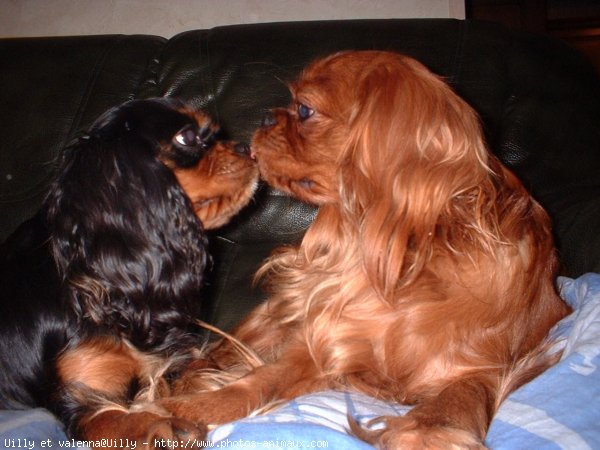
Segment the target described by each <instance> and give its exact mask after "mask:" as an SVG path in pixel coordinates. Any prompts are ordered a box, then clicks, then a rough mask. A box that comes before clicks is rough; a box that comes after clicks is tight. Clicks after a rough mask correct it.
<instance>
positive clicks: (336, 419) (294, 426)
mask: <svg viewBox="0 0 600 450" xmlns="http://www.w3.org/2000/svg"><path fill="white" fill-rule="evenodd" d="M559 286H560V290H561V295H562V296H563V298H564V299H565V300H566V301H567V303H569V304H570V305H571V306H572V307H573V308H574V312H573V314H571V315H570V316H569V317H567V318H565V319H564V320H562V321H561V322H560V323H559V324H557V326H556V327H555V328H554V330H553V331H552V336H553V337H554V338H557V339H558V341H559V344H558V345H559V346H561V347H564V354H563V357H562V360H561V362H560V363H559V364H557V365H556V366H554V367H552V368H551V369H549V370H547V371H546V372H545V373H543V374H542V375H540V376H539V377H538V378H536V379H535V380H533V381H532V382H530V383H528V384H527V385H525V386H523V387H522V388H520V389H519V390H517V391H516V392H514V393H513V394H512V395H511V396H510V397H509V398H508V399H507V400H506V401H505V402H504V403H503V404H502V406H501V408H500V410H499V411H498V413H497V415H496V417H495V418H494V420H493V422H492V425H491V428H490V430H489V433H488V436H487V440H486V444H487V445H488V446H489V447H490V448H492V449H494V450H504V449H511V450H513V449H528V450H530V449H536V450H540V449H548V450H550V449H569V450H580V449H581V450H584V449H599V450H600V371H598V365H599V364H600V357H599V356H600V274H587V275H584V276H582V277H580V278H578V279H576V280H572V279H568V278H561V279H559ZM408 410H409V408H408V407H405V406H402V405H397V404H389V403H385V402H382V401H379V400H375V399H372V398H369V397H367V396H365V395H362V394H356V393H343V392H333V391H330V392H322V393H318V394H311V395H307V396H304V397H300V398H298V399H296V400H294V401H292V402H290V403H288V404H287V405H284V406H283V407H281V408H280V409H278V410H276V411H274V412H272V413H270V414H266V415H262V416H256V417H252V418H246V419H243V420H240V421H238V422H234V423H232V424H227V425H222V426H220V427H218V428H216V429H215V430H213V431H212V432H211V434H210V438H211V439H212V441H213V442H214V448H229V449H240V450H241V449H248V448H259V449H260V448H285V449H289V448H329V449H336V450H344V449H359V450H360V449H372V448H373V447H371V446H369V445H367V444H365V443H363V442H361V441H359V440H357V439H355V438H354V437H352V436H351V435H349V434H348V433H347V431H346V429H347V427H348V425H347V421H346V416H347V414H348V413H350V414H351V415H352V416H353V417H354V418H355V419H356V420H358V421H359V422H362V423H364V422H365V421H368V420H369V419H371V418H374V417H377V416H381V415H390V414H404V413H406V411H408ZM44 442H45V443H50V444H53V446H52V447H51V448H61V447H60V444H61V443H62V445H63V447H67V445H70V446H71V447H70V448H73V445H75V446H77V444H78V443H77V442H74V441H69V440H67V438H66V437H65V435H64V434H63V432H62V430H61V429H60V427H59V426H58V424H57V422H56V421H55V419H53V418H52V416H51V415H49V414H48V413H46V412H44V411H42V410H31V411H24V412H14V411H0V448H29V449H41V448H50V447H48V445H44ZM180 444H181V447H183V446H184V445H186V444H188V445H189V443H185V442H183V443H180Z"/></svg>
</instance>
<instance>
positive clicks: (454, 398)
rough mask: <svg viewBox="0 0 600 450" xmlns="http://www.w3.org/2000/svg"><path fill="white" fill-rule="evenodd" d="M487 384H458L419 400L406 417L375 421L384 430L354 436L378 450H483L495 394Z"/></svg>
mask: <svg viewBox="0 0 600 450" xmlns="http://www.w3.org/2000/svg"><path fill="white" fill-rule="evenodd" d="M490 380H491V379H490V378H489V377H481V378H478V377H472V378H465V379H462V380H458V381H456V382H454V383H452V384H450V385H449V386H447V387H446V388H445V389H444V390H442V391H441V392H440V393H439V394H438V395H437V396H432V397H427V398H424V399H422V400H420V401H419V402H418V403H417V405H416V406H415V407H414V408H413V409H412V410H411V411H410V412H409V413H408V414H406V415H405V416H402V417H391V416H389V417H382V418H379V419H376V420H375V421H374V422H380V423H381V422H382V423H383V424H384V425H385V428H384V429H382V430H378V431H365V430H364V429H363V430H360V429H358V430H357V429H355V432H356V434H358V435H359V437H361V438H362V439H364V440H366V441H368V442H371V443H373V444H374V445H375V446H376V447H377V448H378V449H387V450H391V449H400V448H401V449H414V450H416V449H428V450H434V449H436V450H437V449H440V450H441V449H449V448H452V449H457V450H458V449H461V450H467V449H468V450H483V449H485V448H486V447H485V445H484V444H483V440H484V438H485V435H486V433H487V430H488V427H489V424H490V421H491V419H492V416H493V414H494V411H495V404H496V395H497V390H498V389H497V388H498V387H497V386H496V385H495V383H494V382H491V381H490ZM353 428H355V427H353Z"/></svg>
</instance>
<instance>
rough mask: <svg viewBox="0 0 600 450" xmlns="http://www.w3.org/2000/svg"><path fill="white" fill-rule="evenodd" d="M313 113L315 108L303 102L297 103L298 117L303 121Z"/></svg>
mask: <svg viewBox="0 0 600 450" xmlns="http://www.w3.org/2000/svg"><path fill="white" fill-rule="evenodd" d="M314 113H315V110H314V109H312V108H310V107H308V106H306V105H305V104H303V103H299V104H298V117H299V118H300V120H301V121H304V120H306V119H308V118H309V117H311V116H312V115H313V114H314Z"/></svg>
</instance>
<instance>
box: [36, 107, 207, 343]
mask: <svg viewBox="0 0 600 450" xmlns="http://www.w3.org/2000/svg"><path fill="white" fill-rule="evenodd" d="M115 117H116V118H115ZM125 118H126V117H119V116H118V115H117V116H113V119H112V121H111V120H108V121H106V123H105V124H104V126H107V127H114V128H113V129H116V128H118V127H115V125H119V124H115V123H114V121H120V120H123V119H125ZM103 120H106V118H104V119H103ZM122 124H123V123H122V122H121V125H122ZM121 129H123V130H124V129H125V128H124V127H123V128H121ZM159 132H160V130H158V129H157V131H156V133H157V134H158V133H159ZM158 145H159V143H158V140H157V139H154V140H149V139H148V136H147V135H146V136H141V135H139V134H137V133H135V132H132V131H130V132H127V131H124V132H123V134H122V135H121V136H120V137H118V138H117V139H109V140H106V139H101V138H100V139H97V138H94V139H82V140H80V141H79V142H78V143H77V144H76V145H74V146H72V147H71V148H69V149H68V150H67V151H66V152H65V154H64V160H63V164H62V169H61V171H60V173H59V176H58V177H57V179H56V181H55V182H54V184H53V186H52V189H51V192H50V194H49V195H48V197H47V200H46V204H45V208H46V214H47V218H48V222H49V224H50V228H51V233H52V236H53V237H52V241H51V247H52V251H53V254H54V259H55V261H56V264H57V266H58V268H59V271H60V273H61V274H62V278H63V282H64V283H65V284H66V286H68V289H67V292H69V295H68V296H69V298H68V299H67V301H68V302H70V303H71V305H72V307H73V308H74V310H75V311H77V312H78V314H79V317H80V320H92V321H93V322H95V323H96V324H98V326H100V327H107V328H110V329H111V330H112V331H117V332H118V333H120V334H125V335H127V337H128V338H129V339H131V340H132V341H133V342H134V343H135V344H136V345H138V346H139V347H140V348H145V347H151V346H156V345H157V344H158V343H157V342H156V339H159V337H164V335H165V333H167V331H166V330H168V328H169V327H170V326H173V323H174V322H177V321H178V320H179V318H181V321H183V319H184V318H185V317H187V316H188V315H197V314H198V311H197V308H198V303H197V299H196V298H195V296H196V294H197V292H198V291H199V289H200V287H201V284H202V275H203V271H204V268H205V265H206V263H207V256H206V251H205V247H206V238H205V235H204V232H203V229H202V226H201V224H200V222H199V220H198V219H197V217H196V215H195V214H194V212H193V208H192V206H191V203H190V201H189V199H188V198H187V196H186V195H185V193H184V192H183V190H182V189H181V187H180V186H179V184H178V183H177V181H176V179H175V176H174V174H173V173H172V172H171V170H169V169H168V168H167V167H166V166H165V165H164V164H162V163H161V161H160V160H159V159H158V158H157V155H156V148H157V146H158ZM167 334H168V333H167Z"/></svg>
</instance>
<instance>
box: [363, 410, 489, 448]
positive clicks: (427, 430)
mask: <svg viewBox="0 0 600 450" xmlns="http://www.w3.org/2000/svg"><path fill="white" fill-rule="evenodd" d="M377 424H383V425H384V428H382V429H371V428H370V427H373V426H375V425H377ZM352 429H353V431H354V433H355V434H356V436H357V437H359V438H360V439H362V440H364V441H366V442H369V443H370V444H372V445H374V446H375V448H377V449H380V450H397V449H398V450H399V449H402V450H417V449H419V450H424V449H426V450H487V448H486V447H485V445H483V442H481V440H480V439H479V438H478V437H477V436H475V435H473V434H471V433H469V432H468V431H466V430H461V429H458V428H453V427H444V426H439V425H435V426H427V425H424V424H421V423H419V422H417V421H416V420H414V419H412V418H410V417H381V418H377V419H374V420H372V421H370V422H369V423H367V428H366V429H365V428H360V430H358V429H356V428H355V427H352Z"/></svg>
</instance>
